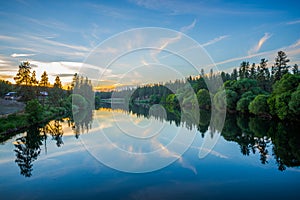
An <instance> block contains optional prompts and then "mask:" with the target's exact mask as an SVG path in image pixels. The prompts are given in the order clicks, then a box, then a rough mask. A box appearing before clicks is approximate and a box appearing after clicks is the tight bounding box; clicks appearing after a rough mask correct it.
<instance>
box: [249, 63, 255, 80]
mask: <svg viewBox="0 0 300 200" xmlns="http://www.w3.org/2000/svg"><path fill="white" fill-rule="evenodd" d="M249 78H251V79H255V78H256V69H255V63H253V64H252V65H251V68H250V75H249Z"/></svg>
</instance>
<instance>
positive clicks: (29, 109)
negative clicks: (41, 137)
mask: <svg viewBox="0 0 300 200" xmlns="http://www.w3.org/2000/svg"><path fill="white" fill-rule="evenodd" d="M25 113H26V114H28V116H27V120H28V122H29V123H38V122H40V121H41V120H42V118H43V107H42V105H41V104H40V103H39V101H38V100H37V99H33V100H31V101H28V102H27V104H26V107H25Z"/></svg>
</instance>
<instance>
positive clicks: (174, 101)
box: [166, 94, 179, 107]
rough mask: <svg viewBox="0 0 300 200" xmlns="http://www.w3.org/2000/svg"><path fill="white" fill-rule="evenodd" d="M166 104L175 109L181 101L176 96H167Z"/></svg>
mask: <svg viewBox="0 0 300 200" xmlns="http://www.w3.org/2000/svg"><path fill="white" fill-rule="evenodd" d="M166 103H167V104H168V105H170V106H175V107H176V106H178V105H179V101H178V99H177V97H176V95H175V94H169V95H168V96H167V99H166Z"/></svg>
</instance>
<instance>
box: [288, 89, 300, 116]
mask: <svg viewBox="0 0 300 200" xmlns="http://www.w3.org/2000/svg"><path fill="white" fill-rule="evenodd" d="M289 109H290V111H291V113H292V114H293V115H294V116H300V86H298V88H297V90H296V91H295V92H293V93H292V96H291V100H290V102H289Z"/></svg>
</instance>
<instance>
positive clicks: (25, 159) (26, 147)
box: [14, 127, 44, 177]
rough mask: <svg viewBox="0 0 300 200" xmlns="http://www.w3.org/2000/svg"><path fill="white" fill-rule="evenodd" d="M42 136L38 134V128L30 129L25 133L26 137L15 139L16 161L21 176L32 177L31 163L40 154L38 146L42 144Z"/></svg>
mask: <svg viewBox="0 0 300 200" xmlns="http://www.w3.org/2000/svg"><path fill="white" fill-rule="evenodd" d="M43 140H44V136H43V135H41V134H40V131H39V128H38V127H30V128H29V129H28V130H27V131H26V136H23V137H20V138H17V139H16V141H15V143H14V145H15V152H16V160H15V162H16V163H17V164H18V166H19V167H20V173H21V175H23V176H25V177H30V176H31V175H32V170H33V169H32V167H33V161H35V160H36V159H37V158H38V156H39V155H40V153H41V148H40V146H41V145H42V144H43V143H42V141H43Z"/></svg>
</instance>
